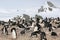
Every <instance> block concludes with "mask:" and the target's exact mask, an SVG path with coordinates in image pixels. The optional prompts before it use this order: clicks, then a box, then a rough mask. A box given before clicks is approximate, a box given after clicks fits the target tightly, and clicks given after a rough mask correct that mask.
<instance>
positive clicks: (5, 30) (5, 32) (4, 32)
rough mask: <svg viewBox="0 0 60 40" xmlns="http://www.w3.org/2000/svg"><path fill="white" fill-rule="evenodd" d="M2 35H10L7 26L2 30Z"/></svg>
mask: <svg viewBox="0 0 60 40" xmlns="http://www.w3.org/2000/svg"><path fill="white" fill-rule="evenodd" d="M2 33H3V34H6V35H8V30H7V27H6V26H4V27H3V28H2Z"/></svg>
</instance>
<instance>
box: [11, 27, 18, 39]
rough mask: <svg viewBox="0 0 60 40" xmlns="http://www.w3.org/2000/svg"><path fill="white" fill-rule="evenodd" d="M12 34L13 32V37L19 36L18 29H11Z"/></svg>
mask: <svg viewBox="0 0 60 40" xmlns="http://www.w3.org/2000/svg"><path fill="white" fill-rule="evenodd" d="M11 34H12V38H13V39H16V38H17V33H16V29H15V28H12V29H11Z"/></svg>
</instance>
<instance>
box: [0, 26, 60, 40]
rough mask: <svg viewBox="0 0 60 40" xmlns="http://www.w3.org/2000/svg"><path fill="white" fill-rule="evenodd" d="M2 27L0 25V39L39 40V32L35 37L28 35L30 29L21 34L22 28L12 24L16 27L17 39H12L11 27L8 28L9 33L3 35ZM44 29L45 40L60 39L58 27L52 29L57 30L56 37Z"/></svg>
mask: <svg viewBox="0 0 60 40" xmlns="http://www.w3.org/2000/svg"><path fill="white" fill-rule="evenodd" d="M2 27H3V26H1V25H0V40H40V35H39V34H38V37H35V36H33V37H30V35H31V31H30V32H29V31H27V33H26V34H24V35H21V34H20V31H21V30H22V29H19V28H18V27H16V26H13V27H15V28H16V29H17V39H12V36H11V32H10V30H11V28H12V27H10V28H9V29H8V31H9V35H4V34H2V31H1V28H2ZM44 31H45V32H46V35H47V36H46V37H47V40H60V29H59V28H58V29H56V30H54V31H55V32H57V34H58V36H56V37H53V36H51V35H50V32H48V30H47V29H46V28H45V29H44Z"/></svg>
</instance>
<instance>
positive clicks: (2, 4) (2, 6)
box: [0, 0, 60, 20]
mask: <svg viewBox="0 0 60 40" xmlns="http://www.w3.org/2000/svg"><path fill="white" fill-rule="evenodd" d="M47 1H51V2H52V3H53V4H54V5H56V6H58V7H60V0H0V20H8V19H11V18H13V17H15V16H17V15H23V14H27V15H30V16H34V15H35V14H38V15H41V16H42V17H60V14H59V13H60V9H58V8H53V12H49V11H48V10H47V12H42V13H38V12H37V11H38V9H39V8H40V7H41V6H42V5H43V6H45V7H47V3H46V2H47Z"/></svg>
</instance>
